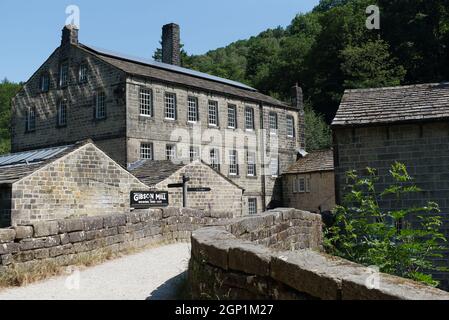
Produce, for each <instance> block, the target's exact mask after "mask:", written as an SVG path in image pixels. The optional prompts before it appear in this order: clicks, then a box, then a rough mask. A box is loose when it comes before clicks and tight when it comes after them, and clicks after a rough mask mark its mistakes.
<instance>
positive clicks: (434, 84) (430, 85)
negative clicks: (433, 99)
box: [345, 81, 449, 94]
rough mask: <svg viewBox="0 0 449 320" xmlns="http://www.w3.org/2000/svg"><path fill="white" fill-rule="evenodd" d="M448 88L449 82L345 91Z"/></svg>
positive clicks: (349, 91)
mask: <svg viewBox="0 0 449 320" xmlns="http://www.w3.org/2000/svg"><path fill="white" fill-rule="evenodd" d="M446 85H447V86H449V81H443V82H430V83H415V84H409V85H402V86H401V85H400V86H388V87H379V88H358V89H346V90H345V94H346V93H352V92H370V91H384V90H400V89H408V88H422V87H435V86H446Z"/></svg>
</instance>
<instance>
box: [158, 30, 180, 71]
mask: <svg viewBox="0 0 449 320" xmlns="http://www.w3.org/2000/svg"><path fill="white" fill-rule="evenodd" d="M162 62H164V63H168V64H173V65H175V66H180V65H181V47H180V32H179V26H178V25H177V24H176V23H169V24H166V25H165V26H163V27H162Z"/></svg>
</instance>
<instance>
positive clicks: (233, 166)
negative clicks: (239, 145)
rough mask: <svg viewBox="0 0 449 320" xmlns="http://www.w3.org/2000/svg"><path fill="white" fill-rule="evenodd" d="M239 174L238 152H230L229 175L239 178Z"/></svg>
mask: <svg viewBox="0 0 449 320" xmlns="http://www.w3.org/2000/svg"><path fill="white" fill-rule="evenodd" d="M238 174H239V165H238V159H237V150H230V151H229V175H231V176H237V175H238Z"/></svg>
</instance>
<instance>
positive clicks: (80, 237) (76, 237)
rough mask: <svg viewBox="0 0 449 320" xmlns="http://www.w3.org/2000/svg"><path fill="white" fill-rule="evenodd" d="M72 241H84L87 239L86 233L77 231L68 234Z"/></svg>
mask: <svg viewBox="0 0 449 320" xmlns="http://www.w3.org/2000/svg"><path fill="white" fill-rule="evenodd" d="M67 235H68V237H69V241H70V242H71V243H76V242H82V241H85V240H86V233H85V232H84V231H75V232H70V233H68V234H67Z"/></svg>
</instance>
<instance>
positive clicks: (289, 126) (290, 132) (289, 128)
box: [287, 116, 295, 138]
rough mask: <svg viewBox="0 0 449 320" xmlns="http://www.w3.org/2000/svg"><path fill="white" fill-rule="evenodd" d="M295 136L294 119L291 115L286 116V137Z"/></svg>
mask: <svg viewBox="0 0 449 320" xmlns="http://www.w3.org/2000/svg"><path fill="white" fill-rule="evenodd" d="M294 136H295V120H294V119H293V117H292V116H287V137H290V138H293V137H294Z"/></svg>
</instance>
